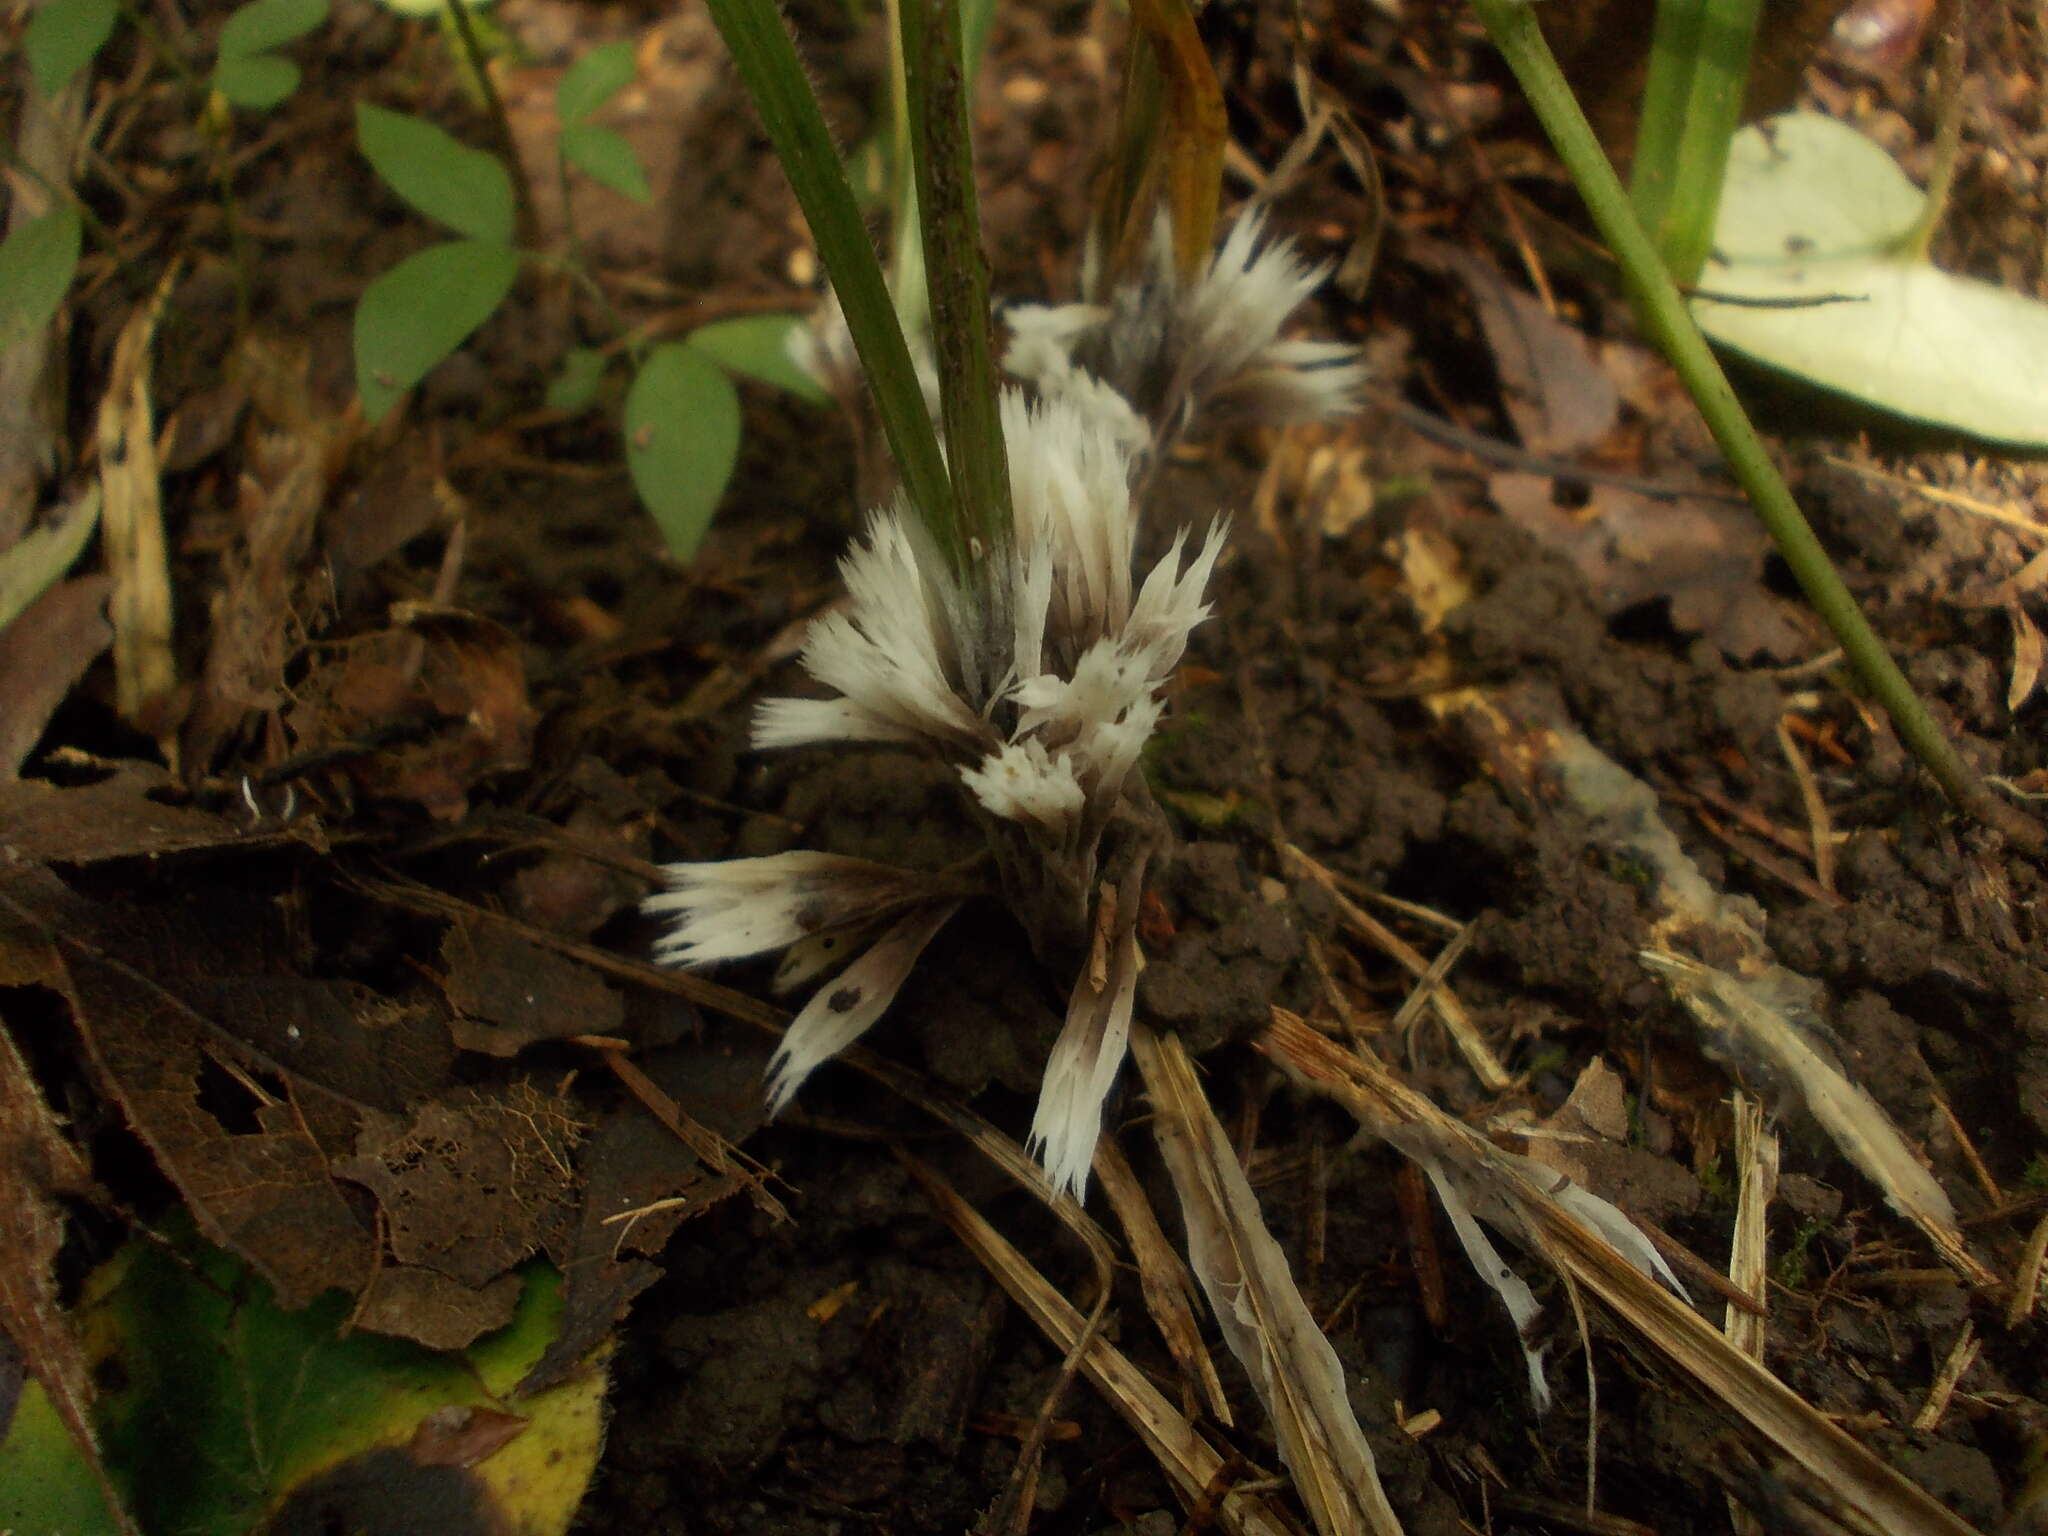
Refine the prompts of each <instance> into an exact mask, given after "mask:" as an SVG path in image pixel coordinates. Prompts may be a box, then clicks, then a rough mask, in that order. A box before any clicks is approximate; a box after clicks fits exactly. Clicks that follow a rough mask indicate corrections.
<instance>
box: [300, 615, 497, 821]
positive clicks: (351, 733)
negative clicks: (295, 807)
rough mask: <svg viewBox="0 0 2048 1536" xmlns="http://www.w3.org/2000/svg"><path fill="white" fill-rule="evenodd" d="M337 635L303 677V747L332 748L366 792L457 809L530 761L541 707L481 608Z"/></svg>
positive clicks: (438, 812)
mask: <svg viewBox="0 0 2048 1536" xmlns="http://www.w3.org/2000/svg"><path fill="white" fill-rule="evenodd" d="M408 617H409V622H407V623H405V624H403V625H402V626H400V627H396V628H392V629H387V630H380V631H378V632H377V633H375V634H370V635H364V636H361V637H360V638H357V639H354V640H350V641H347V642H345V643H343V644H341V645H338V646H335V647H334V648H333V649H332V651H331V652H329V653H327V654H325V655H323V656H322V657H321V659H320V660H319V662H318V663H317V664H316V665H315V666H314V667H313V669H312V671H311V672H310V673H309V674H308V676H307V677H306V679H305V681H304V682H303V683H301V684H300V685H299V687H298V688H297V689H296V699H295V702H294V703H293V705H292V707H291V709H290V711H289V712H288V714H287V715H286V722H287V724H288V725H289V726H290V728H291V730H292V733H293V735H294V736H295V737H296V738H297V741H298V745H299V748H300V750H301V751H302V752H314V753H317V752H332V753H334V754H336V755H337V756H340V757H343V758H344V764H343V766H344V768H345V769H346V771H347V772H348V774H349V775H350V777H351V778H353V779H354V780H355V782H356V784H357V786H358V787H359V788H361V789H362V790H363V792H364V793H366V794H370V795H374V796H378V797H381V798H388V799H397V800H411V801H415V802H417V803H418V804H420V805H422V806H424V807H425V808H426V809H427V810H428V811H429V812H431V813H432V814H434V815H435V816H439V817H442V818H445V819H449V820H453V819H456V818H459V817H460V816H462V815H463V814H464V812H465V811H466V810H467V809H468V806H469V799H468V796H469V791H470V789H471V788H472V787H473V786H474V785H475V784H476V782H477V781H478V780H479V779H481V778H484V777H486V776H488V775H490V774H494V773H502V772H509V771H512V770H515V769H518V768H522V767H524V766H525V765H526V763H527V760H528V756H529V753H530V752H531V749H532V746H533V727H534V715H533V709H532V706H531V705H530V704H529V703H528V701H527V696H526V672H525V659H524V656H523V654H522V652H521V650H520V646H519V641H518V638H517V637H516V636H515V635H513V634H512V633H511V632H510V631H508V630H505V629H503V628H501V627H500V626H498V625H496V624H493V623H491V622H490V621H489V620H487V619H480V618H477V617H476V616H475V615H473V614H467V613H457V612H451V611H445V610H438V611H428V612H417V613H413V614H411V615H409V616H408Z"/></svg>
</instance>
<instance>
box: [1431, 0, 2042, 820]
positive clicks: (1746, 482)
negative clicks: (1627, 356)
mask: <svg viewBox="0 0 2048 1536" xmlns="http://www.w3.org/2000/svg"><path fill="white" fill-rule="evenodd" d="M1472 8H1473V10H1474V11H1476V12H1477V13H1478V15H1479V18H1480V20H1481V21H1482V22H1484V23H1485V26H1486V30H1487V33H1488V34H1489V35H1490V36H1491V37H1492V39H1493V44H1494V46H1495V47H1496V48H1498V49H1499V50H1500V52H1501V55H1502V57H1503V58H1505V59H1506V60H1507V62H1508V67H1509V68H1511V69H1512V70H1513V71H1514V73H1515V78H1516V80H1518V81H1519V82H1520V83H1521V87H1522V91H1523V94H1524V95H1526V96H1527V97H1528V100H1529V105H1530V107H1531V108H1533V109H1534V111H1535V113H1536V116H1537V118H1538V119H1539V120H1540V121H1541V122H1542V124H1543V127H1544V131H1545V132H1546V133H1548V134H1549V135H1550V142H1551V144H1552V146H1553V147H1554V148H1555V149H1556V150H1557V155H1558V158H1559V159H1560V160H1562V161H1563V162H1564V167H1565V170H1566V171H1567V172H1569V173H1570V175H1571V178H1572V182H1573V184H1574V185H1576V186H1577V187H1578V189H1579V195H1580V196H1581V197H1583V198H1584V199H1585V201H1586V208H1587V211H1588V212H1589V213H1591V214H1592V216H1593V222H1594V224H1595V225H1596V226H1597V227H1598V228H1599V231H1600V234H1601V236H1602V237H1603V238H1604V239H1605V240H1606V241H1607V244H1608V246H1609V248H1610V249H1611V250H1612V251H1613V252H1614V255H1615V259H1616V260H1617V261H1618V262H1620V264H1621V268H1622V271H1623V273H1624V275H1625V276H1626V277H1627V280H1628V282H1629V286H1630V288H1631V290H1632V292H1633V295H1634V297H1635V300H1636V308H1637V313H1638V314H1639V315H1641V317H1642V319H1643V324H1644V327H1645V328H1646V329H1647V330H1648V331H1649V332H1650V334H1651V336H1652V337H1653V338H1654V339H1655V340H1656V341H1657V343H1658V345H1659V346H1661V347H1662V348H1663V350H1664V355H1665V356H1666V357H1667V358H1668V359H1670V362H1671V366H1672V367H1673V369H1675V370H1676V371H1677V373H1678V376H1679V379H1680V380H1681V381H1682V382H1683V383H1684V385H1685V387H1686V391H1687V392H1688V393H1689V394H1690V395H1691V396H1692V398H1693V402H1694V403H1695V404H1696V405H1697V406H1698V407H1699V410H1700V414H1701V416H1703V417H1704V418H1705V419H1706V422H1707V427H1708V429H1709V430H1710V431H1711V432H1712V433H1713V434H1714V440H1715V441H1716V442H1717V443H1719V444H1720V446H1721V451H1722V452H1723V453H1724V454H1726V455H1727V458H1728V465H1729V468H1730V469H1731V470H1732V471H1733V472H1734V474H1735V478H1736V480H1737V481H1738V483H1740V485H1741V486H1742V489H1743V490H1744V492H1745V493H1747V495H1748V496H1749V500H1750V505H1751V506H1753V507H1754V508H1755V509H1756V515H1757V516H1758V518H1760V519H1761V520H1762V522H1763V524H1764V527H1765V528H1766V529H1767V530H1768V531H1769V533H1770V535H1771V538H1772V539H1773V540H1774V541H1775V542H1776V544H1777V546H1778V551H1779V553H1780V554H1782V555H1783V556H1784V557H1785V564H1786V565H1787V566H1788V567H1790V568H1791V571H1792V575H1793V577H1794V579H1796V580H1797V581H1798V583H1799V585H1800V588H1801V590H1803V591H1804V592H1805V593H1806V597H1807V600H1808V601H1809V602H1811V603H1812V604H1813V606H1814V610H1815V611H1816V612H1817V613H1819V614H1820V616H1821V618H1822V620H1823V621H1824V622H1825V623H1826V624H1827V626H1828V628H1829V630H1830V631H1832V632H1833V634H1834V637H1835V639H1836V641H1837V643H1839V644H1840V646H1841V647H1842V651H1843V653H1844V654H1845V655H1846V656H1847V657H1848V660H1849V664H1850V666H1851V667H1853V668H1854V669H1855V672H1856V675H1857V676H1858V677H1859V678H1861V679H1862V681H1863V684H1864V686H1865V687H1867V688H1868V689H1869V690H1870V692H1871V694H1872V696H1873V697H1874V698H1876V700H1877V701H1878V703H1880V704H1881V705H1883V707H1884V710H1885V713H1886V714H1888V715H1890V716H1891V720H1892V724H1893V726H1894V727H1896V728H1897V730H1898V733H1899V736H1900V739H1901V740H1903V741H1904V742H1905V743H1906V745H1907V747H1908V748H1910V749H1911V750H1912V752H1913V755H1914V756H1916V757H1918V758H1919V759H1920V761H1921V762H1922V763H1923V764H1925V765H1926V768H1927V770H1928V772H1929V773H1931V774H1932V775H1933V776H1934V778H1935V780H1936V782H1937V783H1939V784H1940V785H1941V788H1942V791H1943V793H1945V794H1946V795H1947V796H1948V797H1949V799H1950V800H1951V801H1952V802H1954V803H1955V804H1956V805H1957V806H1958V807H1959V808H1960V809H1962V810H1963V811H1965V812H1967V813H1968V814H1970V815H1972V816H1975V817H1977V818H1978V819H1980V820H1982V821H1985V822H1987V823H1989V824H1990V825H1992V826H1995V827H1997V828H1999V830H2001V831H2002V832H2004V833H2005V834H2006V835H2007V836H2008V837H2010V838H2012V839H2013V841H2014V842H2015V843H2017V844H2019V845H2020V846H2022V847H2025V848H2027V849H2029V850H2032V851H2036V852H2038V851H2040V850H2042V849H2043V848H2048V832H2044V831H2043V829H2042V827H2041V826H2040V824H2039V823H2037V822H2036V821H2034V820H2033V818H2031V817H2029V816H2026V815H2024V814H2022V813H2021V812H2020V811H2018V810H2017V809H2016V808H2014V807H2013V806H2010V805H2008V804H2007V803H2006V802H2004V801H2002V800H2000V799H1998V798H1997V797H1996V796H1994V795H1993V794H1992V793H1991V791H1990V790H1988V789H1986V788H1985V787H1984V785H1983V783H1982V782H1981V781H1980V780H1979V779H1978V778H1977V776H1976V775H1975V774H1974V773H1972V772H1971V771H1970V769H1969V768H1968V767H1966V766H1965V765H1964V763H1963V761H1962V759H1961V758H1960V757H1958V756H1957V755H1956V750H1955V747H1954V746H1953V745H1952V744H1951V743H1950V742H1949V739H1948V738H1947V736H1945V735H1944V734H1943V733H1942V730H1941V727H1940V726H1938V725H1936V724H1935V722H1934V717H1933V716H1931V715H1930V714H1928V712H1927V709H1926V706H1925V705H1923V704H1922V703H1921V702H1920V699H1919V696H1918V695H1917V694H1915V693H1914V692H1913V685H1912V684H1911V683H1909V682H1907V681H1906V676H1905V674H1904V673H1903V672H1901V671H1900V670H1899V667H1898V663H1897V662H1895V661H1893V660H1892V657H1891V653H1890V652H1889V651H1887V650H1886V649H1885V647H1884V642H1883V641H1881V640H1879V639H1878V637H1877V635H1876V634H1875V633H1874V632H1873V631H1872V630H1871V628H1870V624H1869V622H1868V621H1867V620H1865V618H1864V617H1863V613H1862V611H1861V610H1860V609H1859V608H1858V607H1857V606H1856V599H1855V598H1854V597H1852V596H1851V595H1850V592H1849V589H1848V587H1847V586H1845V585H1844V584H1843V582H1842V578H1841V575H1840V573H1839V572H1837V571H1836V570H1835V567H1834V564H1833V562H1832V561H1830V560H1829V559H1828V554H1827V551H1826V550H1825V549H1823V548H1822V547H1821V543H1820V540H1819V539H1817V538H1816V537H1814V532H1813V529H1812V528H1811V527H1809V526H1808V525H1807V521H1806V518H1805V517H1804V516H1803V515H1802V514H1801V513H1800V510H1799V505H1798V503H1797V502H1795V501H1794V500H1793V499H1792V493H1791V491H1790V490H1789V489H1787V488H1786V485H1785V482H1784V480H1783V478H1782V477H1780V475H1779V474H1778V471H1777V467H1776V466H1775V465H1774V464H1773V463H1772V462H1771V456H1770V451H1769V450H1768V449H1767V448H1765V447H1764V444H1763V440H1762V439H1761V438H1760V437H1758V436H1757V433H1756V428H1755V427H1753V426H1751V425H1750V421H1749V417H1748V416H1747V415H1746V414H1745V413H1744V412H1743V409H1742V404H1741V402H1740V401H1739V400H1737V399H1736V397H1735V391H1734V389H1733V388H1731V387H1730V385H1729V383H1728V378H1727V375H1725V374H1724V373H1722V372H1721V365H1720V364H1719V363H1718V362H1717V361H1715V358H1714V354H1713V351H1712V350H1711V349H1710V348H1709V347H1708V346H1707V343H1706V339H1705V338H1704V337H1702V336H1701V335H1700V332H1699V327H1698V326H1696V325H1694V324H1693V320H1692V316H1691V314H1690V313H1689V312H1688V311H1687V310H1686V307H1685V300H1684V299H1683V298H1681V297H1680V296H1679V292H1678V289H1677V287H1676V286H1675V285H1674V284H1673V283H1672V281H1671V277H1670V274H1669V273H1668V272H1667V271H1666V270H1665V267H1664V263H1663V260H1662V259H1661V257H1660V256H1659V255H1658V252H1657V248H1656V246H1655V245H1653V244H1652V243H1651V241H1650V237H1649V235H1648V234H1646V233H1645V232H1644V230H1643V226H1642V225H1641V224H1640V223H1638V222H1637V221H1636V216H1635V210H1634V208H1633V207H1632V206H1631V205H1630V203H1629V198H1628V193H1627V192H1625V191H1623V190H1622V185H1621V179H1620V178H1619V177H1618V176H1616V175H1615V174H1614V167H1613V166H1612V165H1611V164H1609V162H1608V159H1607V154H1606V152H1605V151H1604V150H1602V149H1601V147H1600V141H1599V139H1598V138H1596V137H1595V136H1594V134H1593V129H1592V125H1591V124H1589V123H1588V122H1587V121H1586V115H1585V113H1584V112H1582V111H1580V109H1579V103H1578V100H1577V99H1576V98H1575V97H1574V96H1573V95H1572V90H1571V86H1570V85H1569V84H1567V83H1566V81H1565V78H1564V74H1563V72H1562V71H1560V70H1559V69H1558V67H1557V60H1556V59H1555V58H1553V57H1552V56H1551V52H1550V45H1549V44H1548V43H1546V42H1545V41H1544V40H1543V31H1542V28H1541V26H1540V25H1539V24H1538V22H1537V19H1536V14H1535V11H1534V9H1533V8H1532V7H1531V6H1530V5H1529V4H1528V3H1527V0H1472Z"/></svg>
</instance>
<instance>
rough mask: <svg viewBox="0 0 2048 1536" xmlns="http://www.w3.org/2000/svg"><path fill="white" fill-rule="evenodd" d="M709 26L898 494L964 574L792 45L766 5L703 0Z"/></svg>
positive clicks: (862, 242) (879, 301)
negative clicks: (742, 97) (856, 367)
mask: <svg viewBox="0 0 2048 1536" xmlns="http://www.w3.org/2000/svg"><path fill="white" fill-rule="evenodd" d="M710 4H711V17H712V20H713V21H715V22H716V23H717V24H718V30H719V32H720V34H721V35H722V36H723V37H724V38H725V45H726V47H727V49H728V50H730V52H731V53H732V56H733V62H734V63H735V64H736V65H737V66H738V68H739V72H740V78H741V79H742V80H744V81H745V82H746V86H747V91H748V94H750V95H751V96H752V97H753V99H754V107H755V110H756V111H758V112H759V113H760V114H761V123H762V126H763V127H765V128H766V129H767V131H768V140H769V142H770V143H771V144H773V145H774V146H775V153H776V155H777V157H778V158H779V159H780V160H781V161H782V169H783V172H784V174H785V175H787V176H788V177H789V184H790V186H791V187H792V188H793V189H794V190H795V192H796V197H797V202H798V203H799V204H800V205H801V206H802V208H803V211H804V217H805V218H806V219H807V220H809V221H810V226H811V237H812V238H813V239H814V240H816V241H817V243H818V256H819V259H820V260H822V261H823V262H824V263H825V270H826V272H827V273H829V274H830V275H831V278H832V286H833V288H834V289H835V290H836V291H837V293H838V295H839V304H840V307H841V308H842V309H843V310H845V312H846V324H847V329H848V330H849V331H850V332H851V333H852V335H853V344H854V346H855V347H856V348H857V349H858V350H859V352H860V358H861V363H862V366H863V367H865V369H866V370H867V376H868V386H869V388H870V389H871V390H872V391H873V392H874V398H875V409H876V413H877V414H878V415H879V416H880V417H881V420H882V430H883V431H884V432H885V433H886V434H887V435H888V439H889V446H890V448H891V450H892V451H893V452H894V453H895V456H896V465H897V469H898V471H899V472H900V473H901V474H902V477H903V486H904V489H905V490H906V491H907V492H908V493H909V495H910V498H911V500H912V502H914V503H915V504H916V506H917V509H918V511H919V513H920V514H921V515H922V517H923V518H924V520H925V523H926V525H927V526H928V527H929V528H930V530H931V533H932V537H933V538H934V539H936V540H937V541H938V544H939V547H940V548H941V549H942V550H944V551H945V552H946V554H947V556H948V557H949V558H950V559H952V560H953V561H954V562H955V564H956V565H960V566H963V567H964V564H965V560H966V540H965V539H964V538H963V537H962V535H961V530H960V525H959V520H958V517H957V516H956V514H955V512H954V503H953V487H952V481H951V480H950V479H949V477H948V476H947V473H946V461H945V459H944V457H943V456H942V455H941V454H940V452H939V439H938V435H937V434H936V433H935V432H934V431H933V430H932V422H931V417H930V416H929V415H928V414H927V413H926V411H925V404H924V390H923V388H922V387H921V386H920V385H919V384H918V381H917V368H916V366H915V365H914V364H913V363H912V362H911V360H910V348H909V347H908V346H907V345H906V344H905V343H904V340H903V329H902V327H901V326H900V325H898V324H897V322H896V311H895V309H894V308H893V307H892V306H891V304H890V302H889V288H888V284H887V283H885V282H884V281H883V280H882V267H881V263H880V262H879V261H877V260H876V259H875V248H874V245H873V244H872V243H871V242H870V241H869V239H868V232H867V228H866V226H865V225H864V224H863V223H862V222H861V216H860V208H859V205H858V204H857V203H856V202H855V200H854V195H853V188H852V187H850V186H848V185H847V182H846V173H845V171H844V169H843V168H842V167H841V165H840V160H839V151H838V149H837V147H836V146H835V145H834V144H833V142H832V135H831V133H830V132H829V131H828V130H827V129H826V127H825V118H824V114H823V113H821V112H820V111H819V110H818V102H817V98H816V97H815V96H813V95H812V94H811V86H810V81H809V80H808V79H807V78H806V77H805V75H804V70H803V65H802V63H801V62H799V60H798V59H797V54H796V46H795V44H794V43H792V42H791V41H790V36H789V32H788V29H787V28H785V27H784V26H783V23H782V17H781V15H780V13H779V12H778V11H777V10H776V8H775V3H774V0H710Z"/></svg>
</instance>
